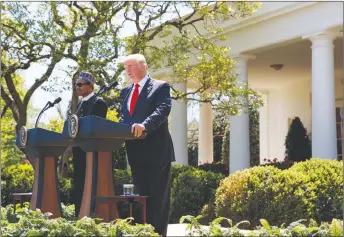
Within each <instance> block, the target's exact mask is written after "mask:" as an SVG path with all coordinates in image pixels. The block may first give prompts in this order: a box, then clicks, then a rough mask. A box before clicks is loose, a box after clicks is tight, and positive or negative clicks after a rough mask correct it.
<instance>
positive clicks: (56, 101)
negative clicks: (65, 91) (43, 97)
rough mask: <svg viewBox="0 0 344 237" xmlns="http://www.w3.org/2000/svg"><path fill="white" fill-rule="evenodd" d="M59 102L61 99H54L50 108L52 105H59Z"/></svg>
mask: <svg viewBox="0 0 344 237" xmlns="http://www.w3.org/2000/svg"><path fill="white" fill-rule="evenodd" d="M61 100H62V99H61V97H58V98H56V99H55V100H54V102H53V104H52V105H51V107H53V106H54V105H56V104H58V103H60V102H61Z"/></svg>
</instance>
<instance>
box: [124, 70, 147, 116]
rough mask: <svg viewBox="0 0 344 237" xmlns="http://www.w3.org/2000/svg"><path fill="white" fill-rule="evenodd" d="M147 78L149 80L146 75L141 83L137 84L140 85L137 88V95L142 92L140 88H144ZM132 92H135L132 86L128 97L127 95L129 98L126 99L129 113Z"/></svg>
mask: <svg viewBox="0 0 344 237" xmlns="http://www.w3.org/2000/svg"><path fill="white" fill-rule="evenodd" d="M148 78H149V75H148V74H146V76H145V77H144V78H143V79H142V80H141V81H139V83H138V84H139V85H140V86H139V95H140V93H141V91H142V88H143V87H144V86H145V84H146V82H147V80H148ZM134 90H135V85H133V88H132V90H131V92H130V95H129V98H128V102H127V106H128V111H130V102H131V97H132V96H133V93H134Z"/></svg>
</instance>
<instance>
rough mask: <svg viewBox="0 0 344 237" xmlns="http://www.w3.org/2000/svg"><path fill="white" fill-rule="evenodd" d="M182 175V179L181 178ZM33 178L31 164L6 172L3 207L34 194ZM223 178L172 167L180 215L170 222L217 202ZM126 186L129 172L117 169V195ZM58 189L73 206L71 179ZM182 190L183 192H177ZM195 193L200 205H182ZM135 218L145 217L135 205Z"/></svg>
mask: <svg viewBox="0 0 344 237" xmlns="http://www.w3.org/2000/svg"><path fill="white" fill-rule="evenodd" d="M181 174H183V175H182V176H180V175H181ZM33 175H34V173H33V169H32V166H31V165H29V164H16V165H12V166H10V167H7V168H5V169H3V172H2V183H1V195H2V203H1V205H2V206H6V205H8V204H11V203H12V197H11V194H12V193H14V192H31V191H32V185H33ZM193 176H194V177H193ZM221 178H223V176H221V175H220V174H213V173H212V172H205V171H200V170H198V169H197V168H194V167H191V166H182V165H173V166H172V195H171V196H172V197H171V202H172V203H173V204H172V205H173V208H176V210H177V212H174V213H172V214H171V220H172V221H174V222H175V223H176V222H178V221H179V218H180V216H181V215H184V214H188V213H192V214H194V213H200V211H201V209H202V207H203V206H204V205H205V204H206V203H207V202H208V201H209V200H210V198H212V200H214V197H215V190H216V188H217V186H218V183H219V180H220V179H221ZM184 179H187V181H185V182H186V183H185V186H184V187H183V188H181V186H183V182H184V181H183V180H184ZM126 183H132V177H131V172H130V170H118V169H115V170H114V185H115V187H114V188H115V194H116V195H121V194H122V193H123V184H126ZM188 185H193V186H192V187H193V189H191V188H190V189H189V188H188ZM58 189H59V193H60V199H61V202H62V203H64V204H70V193H71V179H70V178H62V177H59V179H58ZM180 189H181V190H182V192H179V191H177V190H180ZM173 190H176V191H173ZM192 190H197V191H199V192H200V193H201V196H202V197H201V198H200V199H199V201H198V202H195V203H194V206H193V207H191V206H189V205H188V204H187V203H185V202H184V201H182V199H184V198H185V197H192V196H194V194H193V192H192ZM186 199H188V198H186ZM128 214H129V205H126V204H124V203H123V204H121V205H120V206H119V216H120V217H121V218H126V217H127V216H128ZM179 214H180V215H179ZM133 216H134V218H135V220H136V221H140V220H141V218H142V216H141V210H140V205H138V204H134V206H133Z"/></svg>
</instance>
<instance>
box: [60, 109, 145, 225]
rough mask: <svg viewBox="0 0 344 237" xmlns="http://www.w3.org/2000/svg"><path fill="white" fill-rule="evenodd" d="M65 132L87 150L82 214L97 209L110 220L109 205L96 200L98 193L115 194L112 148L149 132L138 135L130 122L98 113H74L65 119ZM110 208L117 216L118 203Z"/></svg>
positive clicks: (106, 219) (101, 215)
mask: <svg viewBox="0 0 344 237" xmlns="http://www.w3.org/2000/svg"><path fill="white" fill-rule="evenodd" d="M73 116H74V117H73ZM62 135H63V136H69V137H71V138H73V146H78V147H80V148H81V149H82V150H83V151H85V152H86V176H85V184H84V192H83V197H82V201H81V208H80V213H79V218H80V219H81V218H82V217H84V216H90V215H92V214H93V213H95V214H96V215H97V217H100V218H102V219H103V220H104V221H106V222H109V221H111V217H110V214H109V213H110V212H109V210H108V209H109V208H110V207H109V205H108V204H106V203H99V204H98V203H96V197H97V196H98V197H99V196H115V191H114V190H115V189H114V172H113V159H112V151H115V150H116V149H118V148H120V147H121V146H122V144H123V143H124V142H125V141H126V140H131V139H142V138H144V137H145V135H146V134H143V135H142V136H141V137H139V138H137V137H135V136H134V135H133V134H132V133H131V126H129V125H126V124H121V123H116V122H113V121H110V120H107V119H105V118H101V117H97V116H86V117H81V118H77V117H76V116H75V115H72V116H71V117H70V118H69V120H68V121H66V123H65V126H64V130H63V132H62ZM111 212H112V213H115V216H114V218H115V219H117V218H118V216H117V213H118V212H117V207H116V206H113V210H111Z"/></svg>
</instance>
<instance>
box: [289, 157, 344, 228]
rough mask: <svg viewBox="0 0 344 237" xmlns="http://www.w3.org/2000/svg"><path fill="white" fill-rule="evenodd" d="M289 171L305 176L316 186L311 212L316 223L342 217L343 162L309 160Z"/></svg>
mask: <svg viewBox="0 0 344 237" xmlns="http://www.w3.org/2000/svg"><path fill="white" fill-rule="evenodd" d="M290 169H291V170H293V171H296V172H299V173H302V174H305V175H307V176H308V177H309V178H310V182H311V183H314V184H315V185H316V189H315V200H314V204H315V206H314V209H313V210H312V212H313V213H314V216H313V218H314V219H315V220H316V221H318V222H320V221H331V219H332V218H333V217H338V218H339V217H340V216H342V215H343V161H337V162H334V161H332V160H325V159H310V160H308V161H305V162H298V163H296V164H294V165H293V166H292V167H291V168H290Z"/></svg>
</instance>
